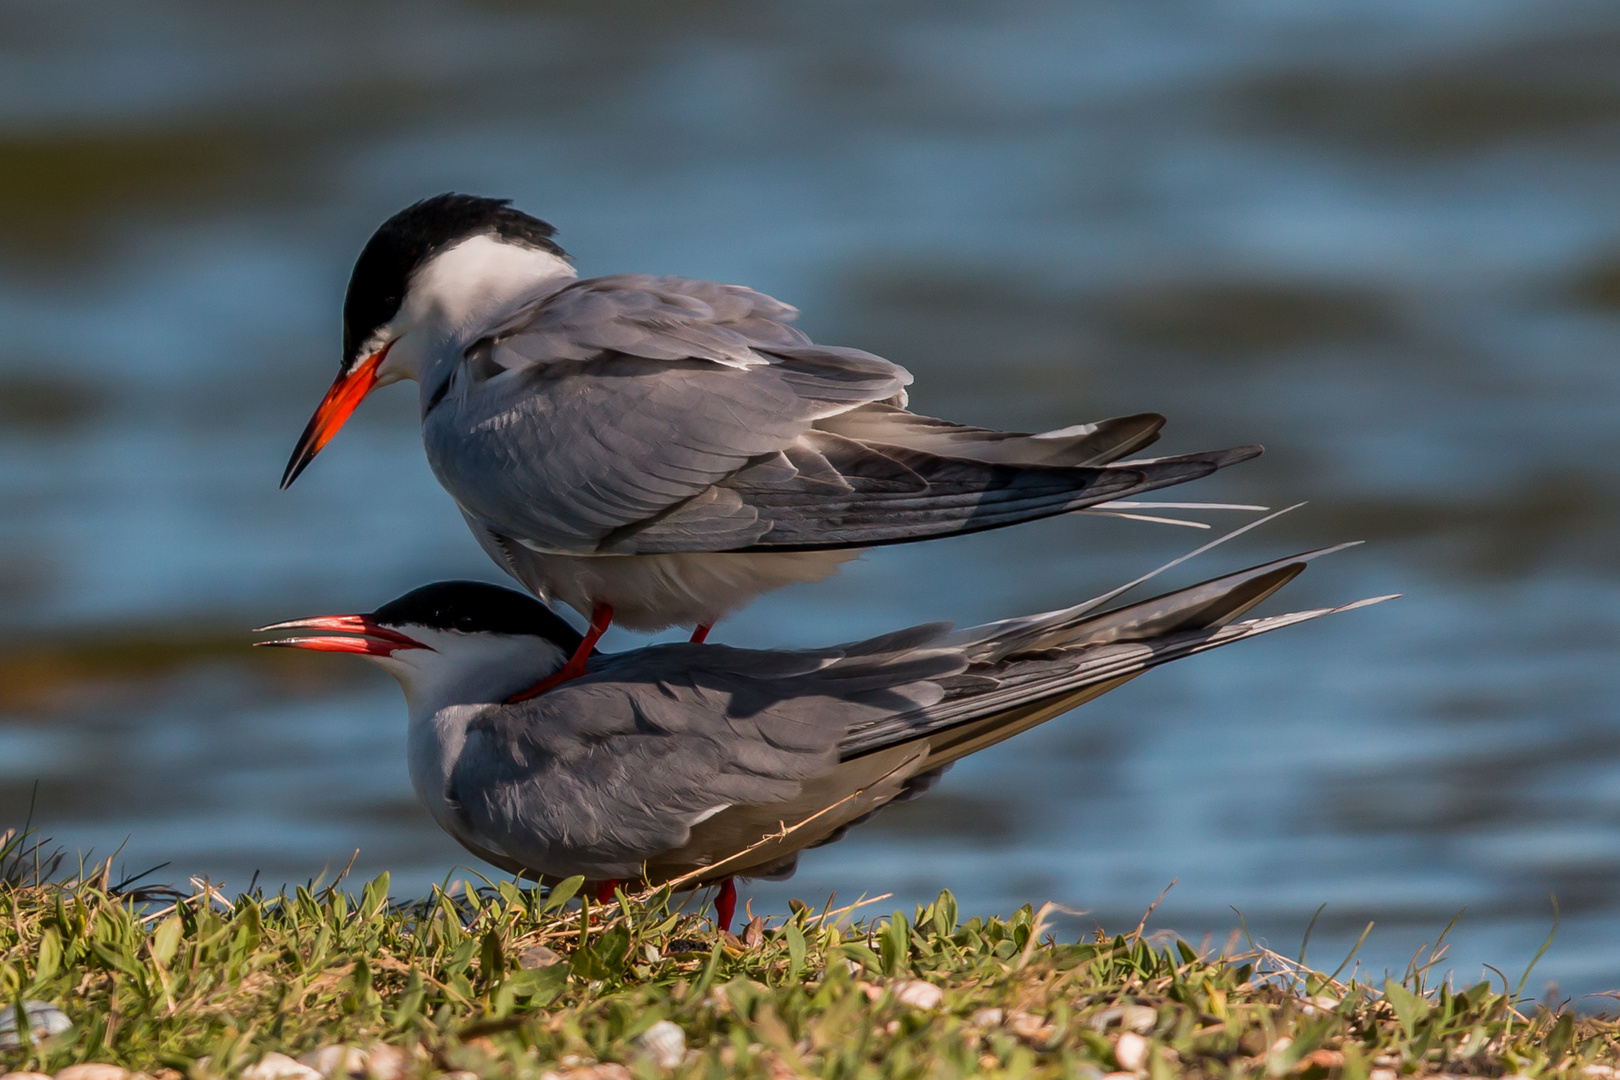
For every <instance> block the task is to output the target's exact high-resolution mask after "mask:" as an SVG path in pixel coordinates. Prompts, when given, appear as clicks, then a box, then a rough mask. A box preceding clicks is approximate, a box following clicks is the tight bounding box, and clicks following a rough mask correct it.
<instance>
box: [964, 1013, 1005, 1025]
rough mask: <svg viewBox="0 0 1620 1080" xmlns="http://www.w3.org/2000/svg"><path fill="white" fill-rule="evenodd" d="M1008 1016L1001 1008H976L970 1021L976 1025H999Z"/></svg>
mask: <svg viewBox="0 0 1620 1080" xmlns="http://www.w3.org/2000/svg"><path fill="white" fill-rule="evenodd" d="M1006 1016H1007V1014H1006V1013H1004V1012H1002V1011H1001V1010H1000V1009H975V1010H974V1012H973V1019H971V1020H969V1021H968V1023H970V1024H972V1025H973V1026H974V1027H999V1026H1000V1025H1001V1021H1002V1020H1004V1019H1006Z"/></svg>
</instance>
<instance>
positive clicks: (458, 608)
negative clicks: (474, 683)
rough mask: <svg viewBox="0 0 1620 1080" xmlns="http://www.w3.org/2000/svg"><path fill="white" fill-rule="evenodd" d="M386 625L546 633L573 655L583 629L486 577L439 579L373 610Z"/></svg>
mask: <svg viewBox="0 0 1620 1080" xmlns="http://www.w3.org/2000/svg"><path fill="white" fill-rule="evenodd" d="M371 617H372V619H374V620H376V621H377V622H379V623H381V624H383V625H384V626H427V627H431V628H432V629H435V630H459V631H461V632H462V633H464V634H527V635H530V636H532V637H543V638H546V639H547V640H549V641H550V642H552V643H553V644H554V645H556V646H558V647H559V648H561V649H563V650H564V651H565V652H567V653H568V654H569V655H573V652H574V650H575V649H576V648H578V647H579V643H580V640H581V638H580V633H579V631H577V630H575V629H574V628H573V627H572V626H569V625H568V624H567V623H566V622H564V621H563V619H562V618H561V616H559V615H557V614H556V613H555V612H553V611H552V610H551V609H550V608H548V607H546V605H544V604H542V603H541V602H540V601H538V600H536V599H535V598H534V597H532V596H529V595H527V594H525V593H520V592H517V591H515V590H513V589H503V588H501V587H500V586H499V585H489V584H486V583H485V582H482V581H436V582H434V583H433V584H432V585H423V586H422V587H421V588H419V589H412V590H411V591H410V592H408V593H406V594H405V595H404V596H401V597H400V598H399V599H397V600H390V601H389V602H388V603H386V604H384V605H383V606H382V607H380V608H378V609H377V610H376V611H373V612H372V613H371Z"/></svg>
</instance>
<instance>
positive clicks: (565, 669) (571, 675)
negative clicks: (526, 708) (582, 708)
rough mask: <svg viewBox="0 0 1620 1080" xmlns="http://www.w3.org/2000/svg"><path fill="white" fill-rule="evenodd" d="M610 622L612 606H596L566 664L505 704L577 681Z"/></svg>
mask: <svg viewBox="0 0 1620 1080" xmlns="http://www.w3.org/2000/svg"><path fill="white" fill-rule="evenodd" d="M612 622H613V605H612V604H597V605H596V606H595V607H594V608H592V609H591V628H590V629H589V630H587V631H585V636H584V637H583V638H581V639H580V642H579V648H577V649H575V650H574V655H573V656H570V657H569V658H568V663H566V664H564V665H563V666H562V667H561V668H559V669H558V670H557V671H556V672H554V673H552V674H550V675H547V676H546V677H545V678H543V679H541V680H540V681H539V682H537V683H535V684H534V685H533V686H531V687H529V688H528V689H527V690H525V691H523V692H522V693H521V694H513V695H512V696H511V697H509V698H507V699H506V703H507V704H508V705H511V704H514V703H516V702H519V701H528V700H529V699H530V698H532V697H539V696H540V695H541V694H543V693H545V692H546V691H547V690H550V689H551V688H552V687H554V686H561V685H562V684H563V683H565V682H567V681H568V680H569V679H577V678H579V677H580V676H581V675H583V674H585V663H586V661H588V660H590V658H591V652H592V650H594V649H595V648H596V643H597V642H598V641H601V640H602V635H603V634H605V633H607V628H608V626H609V625H610V624H611V623H612Z"/></svg>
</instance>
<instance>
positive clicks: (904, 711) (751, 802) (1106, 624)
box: [258, 545, 1390, 930]
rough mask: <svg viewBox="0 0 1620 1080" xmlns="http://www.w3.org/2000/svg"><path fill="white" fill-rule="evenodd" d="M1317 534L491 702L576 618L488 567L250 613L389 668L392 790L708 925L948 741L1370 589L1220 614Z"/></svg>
mask: <svg viewBox="0 0 1620 1080" xmlns="http://www.w3.org/2000/svg"><path fill="white" fill-rule="evenodd" d="M1341 546H1348V545H1341ZM1333 550H1338V549H1337V548H1325V549H1322V550H1321V551H1314V552H1308V553H1305V554H1302V555H1297V556H1294V557H1292V558H1287V559H1281V560H1278V561H1275V562H1270V563H1266V564H1264V565H1261V566H1256V567H1252V568H1250V569H1248V570H1244V571H1241V572H1239V573H1235V574H1230V575H1227V576H1225V577H1220V578H1215V579H1213V580H1210V581H1205V582H1203V583H1202V584H1199V585H1194V586H1192V587H1190V588H1186V589H1181V590H1179V591H1177V592H1172V593H1168V594H1166V595H1162V596H1159V597H1156V598H1154V599H1151V600H1147V601H1144V602H1141V603H1137V604H1132V605H1130V606H1126V607H1120V608H1117V609H1115V610H1112V611H1107V612H1105V613H1101V614H1098V613H1096V609H1097V608H1099V607H1100V606H1102V604H1103V603H1104V602H1106V601H1107V600H1108V599H1110V598H1112V597H1113V596H1115V595H1118V593H1119V591H1120V590H1115V591H1114V592H1112V593H1109V594H1106V595H1105V596H1104V597H1100V598H1098V599H1096V600H1093V601H1088V602H1087V603H1086V604H1081V605H1078V606H1076V607H1072V608H1067V609H1064V610H1061V611H1052V612H1048V613H1046V614H1043V615H1033V616H1028V617H1025V618H1017V619H1009V620H1005V621H1002V622H993V623H989V624H987V625H984V626H976V627H973V628H971V629H966V630H953V629H952V628H951V625H950V624H949V623H936V624H930V625H925V626H915V627H912V628H910V629H908V630H901V631H899V632H897V633H892V634H887V635H884V636H882V637H876V638H872V639H870V640H867V641H860V642H855V643H852V644H847V645H839V646H835V647H832V648H824V649H806V650H794V649H743V648H732V647H729V646H723V645H712V644H711V645H698V644H692V643H677V644H665V645H653V646H649V647H646V648H640V649H634V650H630V651H627V652H620V653H613V654H603V653H600V652H593V653H591V655H590V657H589V661H588V663H587V665H586V668H587V670H586V673H585V674H584V675H582V676H580V677H579V678H576V679H573V680H571V681H569V682H567V683H564V684H562V685H561V686H558V687H556V688H555V689H553V690H552V691H550V692H549V693H546V694H544V695H541V696H538V697H535V698H532V699H529V700H526V701H523V702H519V703H510V702H508V701H507V698H508V697H509V696H510V695H511V694H512V693H513V692H514V691H516V690H519V689H521V688H522V687H524V686H527V685H529V684H530V683H532V682H534V681H535V680H537V679H541V678H544V677H545V676H547V675H549V674H551V673H552V672H555V671H556V670H558V669H559V668H561V667H562V666H563V665H564V664H565V663H566V662H567V660H568V658H569V657H570V656H571V655H573V653H574V652H575V650H576V649H577V648H578V647H579V645H580V641H581V635H580V634H579V633H578V632H577V631H576V630H574V629H573V628H572V627H571V626H570V625H569V624H568V623H566V622H564V621H563V620H562V619H561V618H559V617H558V616H557V615H556V614H555V613H553V612H552V611H551V610H550V609H549V608H547V607H546V606H545V605H543V604H541V603H540V602H539V601H536V600H534V599H532V598H530V597H528V596H526V595H524V594H522V593H519V592H515V591H513V590H511V589H505V588H501V587H499V586H495V585H489V584H483V583H477V582H466V581H453V582H441V583H438V584H434V585H427V586H424V587H422V588H419V589H416V590H414V591H413V592H409V593H406V594H405V595H404V596H402V597H400V598H399V599H397V600H394V601H392V602H391V603H388V604H385V605H383V606H382V607H380V608H378V609H377V610H376V611H373V612H371V613H370V614H365V615H327V616H320V617H317V618H309V619H299V620H294V621H292V622H284V623H278V624H276V625H274V626H267V627H263V628H262V629H263V630H264V631H287V630H298V631H322V633H320V634H316V635H312V636H291V637H282V638H276V639H271V640H267V641H260V642H258V644H260V645H275V646H286V647H291V648H298V649H314V650H321V651H328V652H348V653H357V654H359V655H361V656H364V657H366V658H367V659H369V660H372V661H375V662H376V663H377V664H379V665H380V666H381V667H383V668H384V669H386V670H387V671H388V672H389V673H390V674H392V675H393V676H394V677H395V678H396V679H397V680H398V681H399V683H400V685H401V687H402V688H403V689H404V691H405V699H406V702H407V706H408V711H409V715H410V721H409V733H408V736H407V744H408V758H409V763H410V776H411V783H412V786H413V787H414V788H415V790H416V794H417V796H418V797H419V798H420V799H421V801H422V803H423V804H424V806H425V807H426V808H427V810H428V812H429V814H431V815H432V817H433V819H434V820H435V821H436V822H437V823H438V824H439V825H440V826H441V827H442V828H443V829H444V830H445V831H446V832H448V833H449V834H450V835H451V836H453V837H455V839H456V840H457V841H459V842H460V843H461V845H462V846H463V847H465V848H466V849H467V850H468V851H470V852H472V853H473V854H474V855H477V856H478V857H479V858H481V859H484V860H485V861H487V862H490V863H493V864H494V865H496V866H498V867H501V868H502V869H505V870H507V871H509V872H512V873H515V874H519V875H523V876H527V877H531V878H536V879H539V880H541V881H545V882H552V883H554V882H556V881H558V880H560V879H564V878H568V877H573V876H576V875H578V876H582V877H584V878H585V879H586V881H587V882H590V883H594V884H595V885H596V887H597V895H598V896H599V897H602V898H605V897H606V896H609V895H611V891H612V889H613V887H614V886H615V885H616V884H617V883H618V882H619V881H624V880H637V881H644V882H646V883H648V884H650V885H658V884H668V883H674V884H675V885H677V886H679V887H683V888H694V887H699V886H707V885H718V886H719V889H720V891H719V893H718V898H717V900H716V913H717V916H718V925H719V926H720V928H721V929H723V930H725V929H729V927H730V923H731V918H732V913H733V910H734V908H735V904H736V889H735V885H734V884H733V882H732V878H733V876H735V875H741V876H745V877H767V878H781V877H786V876H788V875H790V874H791V873H792V872H793V870H794V869H795V867H796V865H797V861H798V858H799V853H800V852H801V851H803V850H804V849H805V848H808V847H812V846H816V845H820V844H825V843H828V842H830V841H833V840H836V839H839V838H840V837H841V836H842V835H843V834H844V832H845V831H846V830H847V829H849V828H850V827H851V826H853V825H855V824H857V823H859V822H861V821H864V820H865V819H866V818H867V817H869V816H871V815H872V814H873V813H874V812H876V811H877V810H878V809H880V808H881V807H883V806H885V805H886V804H888V803H891V802H894V801H896V800H899V799H905V798H909V797H912V796H915V795H917V794H920V793H921V792H923V791H924V790H926V789H927V788H928V787H929V786H930V785H932V784H933V783H934V782H935V781H936V780H937V779H938V778H939V776H940V774H941V773H943V772H944V770H945V769H946V768H947V767H948V766H949V765H950V764H951V763H952V762H954V761H956V760H958V759H959V758H961V757H963V756H965V755H967V754H971V753H975V752H977V751H979V750H982V749H984V748H986V747H989V746H993V745H995V744H997V743H999V742H1001V741H1002V740H1004V739H1008V738H1010V737H1012V736H1014V735H1017V734H1018V733H1020V732H1023V731H1027V730H1029V729H1030V728H1032V727H1034V726H1036V725H1037V724H1040V723H1043V722H1045V721H1047V720H1049V719H1051V718H1053V717H1055V716H1058V715H1060V714H1062V713H1064V712H1067V711H1068V710H1070V709H1072V708H1074V707H1075V706H1077V705H1080V704H1082V703H1084V702H1086V701H1089V700H1091V699H1093V698H1095V697H1097V696H1099V695H1101V694H1103V693H1106V692H1107V691H1109V690H1112V689H1113V688H1115V687H1117V686H1119V685H1121V684H1123V683H1125V682H1128V681H1129V680H1131V679H1133V678H1135V677H1136V676H1137V675H1139V674H1141V673H1142V672H1144V671H1146V670H1147V669H1149V668H1151V667H1154V666H1157V665H1159V664H1163V663H1166V662H1168V661H1171V660H1176V659H1179V658H1181V657H1184V656H1191V655H1193V654H1195V653H1200V652H1205V651H1207V650H1209V649H1214V648H1218V647H1219V646H1222V645H1228V644H1231V643H1232V642H1235V641H1242V640H1244V639H1246V638H1251V637H1254V636H1256V635H1258V634H1263V633H1267V632H1269V631H1272V630H1277V629H1280V628H1282V627H1285V626H1292V625H1294V624H1295V623H1301V622H1305V621H1308V620H1311V619H1316V618H1319V617H1321V616H1323V615H1329V614H1334V613H1335V612H1339V611H1346V610H1349V609H1350V608H1354V607H1361V606H1364V605H1367V604H1372V603H1377V602H1379V601H1380V600H1385V599H1390V598H1389V597H1377V598H1373V599H1370V600H1363V601H1359V602H1358V603H1355V604H1349V605H1345V606H1343V607H1337V608H1320V609H1315V610H1309V611H1296V612H1293V613H1291V614H1286V615H1276V616H1271V617H1267V618H1256V619H1248V620H1242V616H1243V615H1244V614H1245V613H1246V612H1247V611H1248V610H1249V609H1250V608H1252V607H1253V606H1254V605H1256V604H1258V603H1259V602H1260V601H1262V600H1264V599H1265V598H1266V597H1268V596H1270V595H1271V594H1272V593H1274V592H1276V591H1277V590H1278V589H1280V588H1282V586H1283V585H1285V584H1287V583H1288V582H1289V581H1290V580H1291V579H1293V578H1294V577H1295V576H1296V575H1297V574H1299V573H1300V571H1302V570H1303V569H1304V568H1305V564H1306V562H1308V561H1309V560H1310V559H1313V558H1315V557H1316V556H1318V555H1321V554H1324V553H1325V552H1327V551H1333ZM1240 620H1242V621H1240Z"/></svg>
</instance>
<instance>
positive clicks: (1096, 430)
mask: <svg viewBox="0 0 1620 1080" xmlns="http://www.w3.org/2000/svg"><path fill="white" fill-rule="evenodd" d="M793 314H794V312H793V309H791V308H789V307H787V306H786V305H784V304H780V303H778V302H777V301H775V300H772V299H771V298H770V297H767V296H764V295H762V294H760V293H756V292H754V291H752V290H749V289H744V288H741V287H739V286H730V285H717V284H715V283H713V282H701V281H687V280H685V279H680V278H648V277H636V276H620V277H612V278H594V279H588V280H585V281H581V282H577V283H575V284H573V285H570V286H567V287H565V288H564V289H562V290H559V291H558V292H556V293H553V294H551V295H550V296H547V297H544V298H542V299H541V300H539V301H537V302H536V304H535V305H534V306H532V307H531V308H530V309H528V310H526V311H525V312H524V313H523V314H522V316H521V317H520V318H518V319H516V320H514V321H513V322H512V323H511V324H509V325H508V326H506V327H504V328H502V329H501V330H500V332H498V333H496V334H493V335H492V336H491V337H489V338H487V339H485V340H484V341H482V342H480V343H479V344H477V345H475V346H474V347H473V348H472V349H471V350H469V351H468V354H467V356H466V357H465V358H464V361H463V362H462V363H461V364H460V365H459V366H458V367H457V368H456V370H455V371H454V372H453V373H452V374H451V375H450V376H449V378H448V380H447V381H446V382H445V384H444V385H443V386H442V387H441V388H440V389H439V390H436V391H434V392H433V393H432V394H431V395H430V399H431V400H430V402H429V408H428V411H427V413H426V414H425V416H424V418H423V436H424V440H425V443H426V446H427V451H428V459H429V462H430V463H431V464H432V466H433V469H434V471H435V473H436V474H437V475H438V477H439V480H440V482H441V483H443V484H444V486H445V488H446V489H447V490H448V491H449V492H450V493H451V494H452V495H453V496H454V497H455V499H456V501H457V503H458V504H460V506H461V507H462V509H463V510H464V511H465V512H466V513H467V515H468V516H469V518H471V519H473V520H474V521H476V522H478V523H479V524H480V525H481V526H482V527H483V528H485V529H487V530H488V531H490V532H492V533H494V534H496V535H498V536H502V537H509V538H512V539H513V540H515V541H516V542H519V543H522V544H524V545H525V546H528V547H530V548H533V549H535V550H539V551H545V552H554V553H560V554H616V555H634V554H654V553H672V552H693V551H696V552H709V551H740V550H778V551H779V550H803V549H819V548H830V547H863V546H867V545H870V544H882V543H895V542H900V541H906V540H915V539H922V538H925V537H933V536H945V535H950V534H953V533H959V532H970V531H974V530H977V529H985V528H994V527H997V526H1000V525H1007V524H1012V523H1015V522H1018V521H1026V520H1030V519H1032V518H1037V517H1042V516H1046V515H1050V514H1055V513H1062V512H1065V511H1068V510H1074V509H1080V508H1083V507H1086V506H1091V505H1094V504H1096V503H1098V502H1104V501H1108V500H1110V499H1117V498H1121V497H1124V496H1128V495H1131V494H1134V493H1137V492H1141V491H1146V490H1151V489H1153V488H1157V487H1163V486H1166V485H1168V484H1174V483H1180V482H1182V481H1185V480H1189V479H1193V478H1195V477H1197V476H1202V475H1206V474H1208V473H1209V472H1213V471H1214V470H1215V469H1217V468H1220V467H1222V466H1224V465H1226V464H1230V463H1232V462H1233V461H1239V460H1243V459H1245V458H1246V457H1250V456H1253V455H1254V454H1255V453H1258V452H1259V451H1258V448H1247V447H1245V448H1239V449H1238V450H1236V451H1223V452H1219V453H1215V454H1203V455H1190V456H1187V457H1183V458H1173V459H1162V460H1159V461H1153V462H1142V463H1135V462H1132V463H1124V464H1121V465H1117V466H1103V467H1092V466H1090V465H1080V464H1078V462H1081V461H1086V462H1100V461H1105V460H1111V459H1112V458H1116V457H1118V456H1119V455H1120V454H1122V453H1129V452H1131V451H1132V450H1134V449H1136V448H1138V447H1140V446H1143V445H1146V444H1147V443H1148V442H1151V441H1152V439H1153V438H1154V437H1155V436H1156V433H1157V430H1158V424H1159V423H1160V422H1162V421H1161V418H1158V417H1155V416H1151V415H1148V416H1142V417H1127V418H1123V419H1122V420H1118V421H1107V422H1105V423H1104V424H1102V425H1095V426H1091V427H1087V428H1083V429H1078V428H1077V429H1070V430H1066V431H1064V432H1053V433H1047V434H1046V435H1035V436H1029V435H1020V434H1011V433H1001V432H991V431H987V430H985V429H980V428H967V427H962V426H959V425H951V424H947V423H945V422H944V421H937V420H932V419H930V418H927V417H915V416H913V415H912V414H910V413H906V412H905V411H904V410H903V409H901V408H899V407H898V406H897V405H895V404H894V403H895V402H901V401H903V398H904V387H905V386H906V384H907V383H909V382H910V379H911V377H910V375H909V374H908V373H906V371H905V370H904V369H903V368H900V367H898V366H896V365H894V364H891V363H890V362H888V361H887V360H884V359H882V358H881V357H877V356H873V355H872V354H870V353H864V352H861V351H859V350H855V349H840V348H831V347H825V346H817V345H813V344H811V343H809V341H808V339H806V338H805V337H804V336H803V335H802V334H800V333H798V331H796V330H793V329H792V328H791V327H789V326H788V325H787V320H789V319H790V318H791V317H792V316H793Z"/></svg>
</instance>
